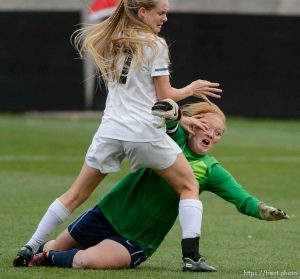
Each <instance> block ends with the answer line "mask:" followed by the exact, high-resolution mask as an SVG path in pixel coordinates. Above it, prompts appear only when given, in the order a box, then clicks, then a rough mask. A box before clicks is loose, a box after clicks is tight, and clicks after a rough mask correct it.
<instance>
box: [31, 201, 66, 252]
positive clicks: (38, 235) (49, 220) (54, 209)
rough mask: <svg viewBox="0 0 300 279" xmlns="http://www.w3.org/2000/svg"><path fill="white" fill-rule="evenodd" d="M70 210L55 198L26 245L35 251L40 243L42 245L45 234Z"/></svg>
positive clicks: (57, 224)
mask: <svg viewBox="0 0 300 279" xmlns="http://www.w3.org/2000/svg"><path fill="white" fill-rule="evenodd" d="M70 214H71V212H70V211H69V210H68V209H67V208H66V207H65V206H64V205H63V204H62V203H61V201H60V200H58V199H56V200H55V201H54V202H53V203H52V204H51V205H50V206H49V208H48V210H47V212H46V213H45V215H44V216H43V218H42V220H41V221H40V223H39V225H38V228H37V229H36V231H35V233H34V234H33V236H32V237H31V239H30V240H29V242H28V243H27V244H26V245H29V246H30V247H31V248H32V251H33V253H36V252H37V250H38V248H39V247H40V245H42V244H43V243H44V242H45V240H46V238H47V236H48V235H49V234H51V233H52V232H53V231H54V230H55V229H56V228H57V227H58V226H59V225H60V224H61V223H63V222H64V221H65V220H66V219H67V218H68V217H69V216H70Z"/></svg>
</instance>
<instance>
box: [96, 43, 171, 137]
mask: <svg viewBox="0 0 300 279" xmlns="http://www.w3.org/2000/svg"><path fill="white" fill-rule="evenodd" d="M157 45H158V52H157V55H156V56H155V57H153V52H152V50H151V48H150V47H148V46H145V48H144V55H145V56H146V59H144V62H143V63H142V65H141V67H140V68H138V69H132V67H131V68H130V69H129V72H128V75H127V80H126V83H125V84H118V83H117V82H109V83H108V97H107V101H106V107H105V110H104V115H103V118H102V122H101V125H100V127H99V129H98V132H97V133H98V135H101V136H102V137H107V138H112V139H118V140H123V141H132V142H148V141H155V140H159V139H160V138H161V137H163V135H164V134H165V127H162V128H159V129H158V128H156V125H157V124H158V123H160V121H161V119H160V118H159V117H156V116H153V115H152V114H151V108H152V106H153V104H154V103H155V102H156V101H157V100H158V99H157V97H156V92H155V86H154V82H153V77H154V76H164V75H169V69H168V68H169V67H168V66H169V59H168V48H167V45H166V43H165V42H164V41H162V42H160V41H158V42H157Z"/></svg>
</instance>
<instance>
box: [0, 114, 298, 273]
mask: <svg viewBox="0 0 300 279" xmlns="http://www.w3.org/2000/svg"><path fill="white" fill-rule="evenodd" d="M75 120H76V121H74V119H72V118H69V117H54V116H51V117H31V116H24V117H22V116H9V115H5V116H0V209H1V210H0V227H1V238H0V257H1V261H0V278H8V279H9V278H43V279H44V278H62V279H65V278H73V279H76V278H91V279H93V278H97V279H98V278H111V279H115V278H118V279H119V278H133V279H136V278H139V279H140V278H187V277H189V278H199V277H203V278H222V279H223V278H225V279H227V278H228V279H229V278H247V277H249V276H247V275H246V274H247V273H246V272H247V271H249V272H260V271H261V270H266V271H269V272H272V271H274V272H276V271H278V272H279V274H280V272H284V271H286V272H291V271H294V272H297V273H298V276H297V277H292V278H299V275H300V270H299V264H298V263H299V260H300V252H299V249H298V248H297V247H298V242H299V227H300V222H299V216H300V213H299V212H300V204H299V197H300V188H299V181H300V172H299V167H300V162H299V157H300V129H299V127H300V121H282V120H249V119H239V118H229V119H228V130H227V132H226V134H225V136H224V140H223V141H222V142H221V143H220V144H219V145H218V146H217V147H216V148H215V149H213V150H212V152H211V153H212V155H214V156H216V158H217V159H218V160H219V161H220V162H221V163H222V164H223V166H224V167H226V168H227V169H228V170H229V171H230V172H231V173H232V174H233V175H234V176H235V177H236V179H237V180H238V181H239V182H240V183H241V184H242V185H243V186H244V187H245V188H246V189H247V190H248V191H249V192H250V193H251V194H252V195H254V196H256V197H257V198H259V199H261V200H263V201H265V202H267V203H269V204H271V205H274V206H278V207H281V208H282V209H284V210H286V211H287V212H288V213H289V214H290V215H291V220H289V221H281V222H263V221H260V220H255V219H253V218H250V217H246V216H242V215H241V214H239V213H238V212H237V211H236V209H235V208H234V207H233V206H232V205H230V204H227V203H225V202H224V201H223V200H221V199H220V198H218V197H216V196H215V195H213V194H211V193H203V195H202V196H201V199H202V201H203V204H204V216H203V227H202V242H201V251H202V253H203V254H204V255H205V256H206V258H207V261H208V263H210V264H212V265H214V266H216V267H217V268H218V272H217V273H216V274H183V273H182V272H181V259H180V237H181V232H180V226H179V224H178V222H177V223H176V224H175V226H174V227H173V229H172V230H171V231H170V233H169V234H168V235H167V236H166V238H165V242H164V243H163V244H162V246H161V247H160V248H159V249H158V251H157V252H156V253H155V254H154V255H153V256H152V257H151V258H150V259H149V260H148V261H147V262H145V263H144V264H142V265H141V266H140V267H139V268H137V269H136V270H120V271H117V270H115V271H103V270H101V271H97V270H71V269H59V268H31V269H29V268H28V269H18V268H13V267H12V265H11V263H12V259H13V257H14V256H15V253H16V251H17V250H18V248H19V247H20V246H21V245H22V244H24V242H26V241H27V240H28V238H29V237H30V236H31V234H32V233H33V232H34V229H35V227H36V225H37V224H38V222H39V220H40V218H41V217H42V215H43V213H44V212H45V210H46V209H47V207H48V206H49V204H50V203H51V202H52V201H53V200H54V199H55V198H56V197H57V196H59V195H60V194H61V193H62V192H63V191H65V190H66V189H67V188H68V187H69V185H70V184H71V183H72V181H73V180H74V179H75V178H76V176H77V174H78V172H79V170H80V168H81V165H82V163H83V160H84V156H85V152H86V150H87V148H88V146H89V144H90V142H91V139H92V136H93V134H94V133H95V131H96V130H97V128H98V125H99V121H98V120H97V119H81V118H80V117H79V118H76V119H75ZM128 171H129V166H128V163H127V161H124V163H123V169H122V172H120V173H117V174H111V175H109V176H108V177H107V178H106V179H105V181H104V182H103V184H102V185H101V186H100V187H98V188H97V189H96V191H95V192H94V193H93V194H92V196H91V197H90V199H89V200H88V201H87V202H86V203H85V204H84V205H82V206H81V207H80V208H78V209H77V210H76V212H75V213H74V214H73V216H72V218H71V219H70V221H71V220H73V219H74V218H76V216H78V215H79V214H80V213H81V212H82V211H83V210H86V209H88V208H90V207H92V206H93V205H94V204H95V203H96V202H97V201H98V200H99V199H100V198H101V197H102V196H103V195H104V194H105V193H107V191H109V189H111V188H112V187H113V185H114V184H115V183H116V182H117V181H118V180H119V179H121V178H122V177H123V176H124V175H126V173H128ZM64 228H65V226H64V225H62V226H61V227H59V228H58V229H57V230H56V231H55V232H54V234H53V237H55V236H56V235H57V234H58V233H59V232H60V231H61V230H63V229H64ZM248 274H250V273H248Z"/></svg>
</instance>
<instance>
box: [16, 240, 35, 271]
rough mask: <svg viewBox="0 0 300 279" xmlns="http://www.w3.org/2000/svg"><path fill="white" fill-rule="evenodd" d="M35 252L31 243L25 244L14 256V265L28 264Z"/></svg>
mask: <svg viewBox="0 0 300 279" xmlns="http://www.w3.org/2000/svg"><path fill="white" fill-rule="evenodd" d="M32 257H33V252H32V249H31V247H30V246H29V245H25V246H23V247H22V248H21V249H20V250H19V251H18V253H17V256H16V257H15V258H14V261H13V266H28V262H29V261H30V260H31V259H32Z"/></svg>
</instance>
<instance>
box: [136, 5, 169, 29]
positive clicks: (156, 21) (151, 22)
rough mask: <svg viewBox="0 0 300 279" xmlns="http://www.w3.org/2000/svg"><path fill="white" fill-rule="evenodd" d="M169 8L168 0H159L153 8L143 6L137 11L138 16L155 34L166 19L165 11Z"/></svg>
mask: <svg viewBox="0 0 300 279" xmlns="http://www.w3.org/2000/svg"><path fill="white" fill-rule="evenodd" d="M168 9H169V2H168V0H159V1H157V5H156V7H155V8H153V9H151V10H146V9H145V8H144V7H142V8H140V9H139V11H138V16H139V18H140V19H141V20H142V21H143V22H144V23H145V24H147V25H148V26H149V27H150V28H151V29H152V31H153V32H154V33H155V34H158V33H159V32H160V30H161V27H162V25H163V24H164V23H165V22H166V21H167V20H168V19H167V12H168Z"/></svg>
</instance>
